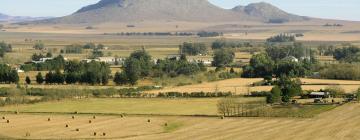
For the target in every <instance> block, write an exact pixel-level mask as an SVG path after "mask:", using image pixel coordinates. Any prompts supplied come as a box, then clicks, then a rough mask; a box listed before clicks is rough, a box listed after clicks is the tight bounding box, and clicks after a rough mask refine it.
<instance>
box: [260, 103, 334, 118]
mask: <svg viewBox="0 0 360 140" xmlns="http://www.w3.org/2000/svg"><path fill="white" fill-rule="evenodd" d="M336 107H337V106H336V105H305V106H285V107H271V108H268V109H267V110H266V111H267V112H268V113H269V114H268V115H269V116H274V117H300V118H311V117H315V116H316V115H319V114H321V113H323V112H327V111H330V110H332V109H334V108H336Z"/></svg>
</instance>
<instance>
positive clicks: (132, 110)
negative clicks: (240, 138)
mask: <svg viewBox="0 0 360 140" xmlns="http://www.w3.org/2000/svg"><path fill="white" fill-rule="evenodd" d="M219 99H220V98H192V99H162V98H154V99H129V98H127V99H113V98H112V99H111V98H91V99H81V100H65V101H58V102H55V101H53V102H45V103H37V104H31V105H19V106H6V107H1V108H0V110H1V111H16V110H18V111H20V112H56V113H73V112H75V111H78V113H105V114H106V113H109V114H122V113H126V114H149V115H151V114H156V115H217V114H218V113H217V101H218V100H219ZM238 100H240V102H244V103H246V102H251V101H264V98H238Z"/></svg>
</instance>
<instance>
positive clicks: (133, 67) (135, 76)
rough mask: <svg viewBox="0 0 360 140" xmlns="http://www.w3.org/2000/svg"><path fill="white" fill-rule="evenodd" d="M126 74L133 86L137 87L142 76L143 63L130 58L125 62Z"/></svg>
mask: <svg viewBox="0 0 360 140" xmlns="http://www.w3.org/2000/svg"><path fill="white" fill-rule="evenodd" d="M125 73H126V77H127V78H128V80H129V83H130V84H131V85H135V84H136V83H137V81H138V80H139V78H140V75H141V62H140V61H139V60H138V59H135V58H129V59H126V61H125Z"/></svg>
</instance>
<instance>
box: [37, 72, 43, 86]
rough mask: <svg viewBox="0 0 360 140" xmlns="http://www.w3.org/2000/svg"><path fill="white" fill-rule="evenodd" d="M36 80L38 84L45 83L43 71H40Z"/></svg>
mask: <svg viewBox="0 0 360 140" xmlns="http://www.w3.org/2000/svg"><path fill="white" fill-rule="evenodd" d="M36 82H37V83H38V84H43V83H44V78H43V76H42V74H41V72H39V73H38V74H37V75H36Z"/></svg>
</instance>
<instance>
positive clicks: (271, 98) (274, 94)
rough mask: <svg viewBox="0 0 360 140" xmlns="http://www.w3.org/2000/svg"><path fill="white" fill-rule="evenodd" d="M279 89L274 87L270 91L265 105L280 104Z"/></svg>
mask: <svg viewBox="0 0 360 140" xmlns="http://www.w3.org/2000/svg"><path fill="white" fill-rule="evenodd" d="M281 94H282V92H281V89H280V87H279V86H274V87H273V88H272V89H271V93H270V94H269V95H268V96H267V98H266V102H267V103H271V104H273V103H280V102H281Z"/></svg>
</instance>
